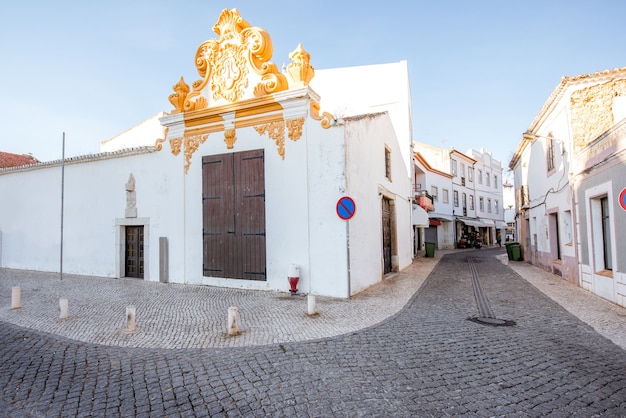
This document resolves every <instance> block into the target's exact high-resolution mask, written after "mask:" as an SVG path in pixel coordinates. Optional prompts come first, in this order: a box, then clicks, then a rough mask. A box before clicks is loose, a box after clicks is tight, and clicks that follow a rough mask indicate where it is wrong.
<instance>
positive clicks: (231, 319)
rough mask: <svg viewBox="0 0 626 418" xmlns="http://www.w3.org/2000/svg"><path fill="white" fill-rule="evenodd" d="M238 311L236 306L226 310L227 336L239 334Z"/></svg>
mask: <svg viewBox="0 0 626 418" xmlns="http://www.w3.org/2000/svg"><path fill="white" fill-rule="evenodd" d="M238 316H239V309H238V308H237V307H236V306H231V307H230V308H228V335H237V334H239V326H238V325H237V323H238V322H239V318H238Z"/></svg>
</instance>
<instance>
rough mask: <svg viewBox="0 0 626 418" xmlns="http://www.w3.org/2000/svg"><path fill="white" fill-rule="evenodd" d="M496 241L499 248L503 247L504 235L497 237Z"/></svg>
mask: <svg viewBox="0 0 626 418" xmlns="http://www.w3.org/2000/svg"><path fill="white" fill-rule="evenodd" d="M496 241H497V242H498V246H499V247H502V235H500V234H498V236H497V237H496Z"/></svg>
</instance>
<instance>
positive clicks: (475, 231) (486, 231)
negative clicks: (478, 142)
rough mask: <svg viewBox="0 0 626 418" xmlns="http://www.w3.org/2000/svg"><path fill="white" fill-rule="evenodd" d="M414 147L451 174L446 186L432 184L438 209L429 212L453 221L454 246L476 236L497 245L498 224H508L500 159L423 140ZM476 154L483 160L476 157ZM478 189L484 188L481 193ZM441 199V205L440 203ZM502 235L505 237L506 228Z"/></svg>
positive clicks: (432, 165) (461, 245)
mask: <svg viewBox="0 0 626 418" xmlns="http://www.w3.org/2000/svg"><path fill="white" fill-rule="evenodd" d="M413 148H414V150H416V151H419V157H420V160H421V161H423V163H422V165H427V166H428V167H430V168H432V169H434V170H436V171H437V172H438V173H445V174H447V176H446V178H445V183H446V186H445V187H444V186H439V185H437V184H434V183H433V184H431V185H429V187H431V189H432V187H433V186H434V187H435V190H436V194H437V195H438V199H437V200H436V203H435V211H434V213H430V214H429V216H430V218H431V219H433V218H437V219H439V220H441V221H444V220H449V221H450V222H452V231H451V232H448V234H447V235H446V236H447V237H451V238H452V242H453V247H452V248H466V247H468V246H470V245H473V242H474V241H475V240H476V238H478V239H479V240H480V242H481V243H482V245H493V244H494V243H495V242H496V236H497V233H496V227H501V228H504V222H503V221H504V211H503V209H502V184H501V178H502V168H501V165H500V162H499V161H496V160H493V159H492V158H491V154H489V153H486V152H484V151H483V152H480V153H479V152H477V151H475V150H470V151H468V153H465V154H464V153H462V152H460V151H458V150H455V149H454V148H452V149H447V148H440V147H435V146H432V145H428V144H424V143H421V142H414V143H413ZM472 154H473V155H475V156H477V157H479V158H480V160H478V159H475V158H474V157H473V156H472ZM479 162H480V164H478V163H479ZM487 167H488V170H487V171H488V172H489V174H490V177H489V180H488V184H489V186H486V185H485V184H486V183H487V180H486V174H485V171H486V168H487ZM426 171H428V170H426ZM438 181H440V182H444V179H443V178H441V177H440V178H439V180H438ZM478 190H481V192H480V193H478ZM439 201H440V202H441V204H440V205H438V204H437V202H439ZM444 202H445V203H444ZM443 211H449V212H443ZM496 221H498V223H497V224H496ZM444 225H445V224H444ZM438 232H440V231H439V230H438ZM502 239H503V240H504V229H502ZM438 242H439V244H440V245H443V244H442V243H441V242H440V241H438ZM447 242H448V241H446V243H447ZM446 245H447V244H446ZM445 248H449V247H445Z"/></svg>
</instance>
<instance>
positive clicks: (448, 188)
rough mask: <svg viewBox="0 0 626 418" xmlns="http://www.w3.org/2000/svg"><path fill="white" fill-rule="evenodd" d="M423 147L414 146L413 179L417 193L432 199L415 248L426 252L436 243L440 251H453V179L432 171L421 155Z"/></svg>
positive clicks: (416, 235)
mask: <svg viewBox="0 0 626 418" xmlns="http://www.w3.org/2000/svg"><path fill="white" fill-rule="evenodd" d="M423 148H424V147H422V146H420V145H419V144H414V148H413V149H414V151H415V152H414V156H413V163H414V169H413V172H414V179H413V184H414V185H415V190H416V193H421V192H422V191H425V192H426V193H428V194H429V195H430V197H431V199H432V205H433V206H432V210H430V211H428V224H427V225H426V227H425V228H420V229H418V230H416V234H415V241H416V242H415V248H416V250H423V249H424V243H425V242H434V243H435V248H437V249H453V248H454V212H453V201H452V176H451V175H450V174H449V173H447V172H444V171H441V170H438V169H436V168H434V167H432V166H431V165H430V164H429V163H428V161H427V160H426V159H425V158H424V156H423V155H422V154H421V150H422V149H423ZM420 233H421V234H420Z"/></svg>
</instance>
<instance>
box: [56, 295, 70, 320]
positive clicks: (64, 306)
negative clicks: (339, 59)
mask: <svg viewBox="0 0 626 418" xmlns="http://www.w3.org/2000/svg"><path fill="white" fill-rule="evenodd" d="M59 307H60V308H61V314H60V315H59V319H66V318H67V317H68V316H69V311H70V308H69V301H68V300H67V298H61V299H59Z"/></svg>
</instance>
